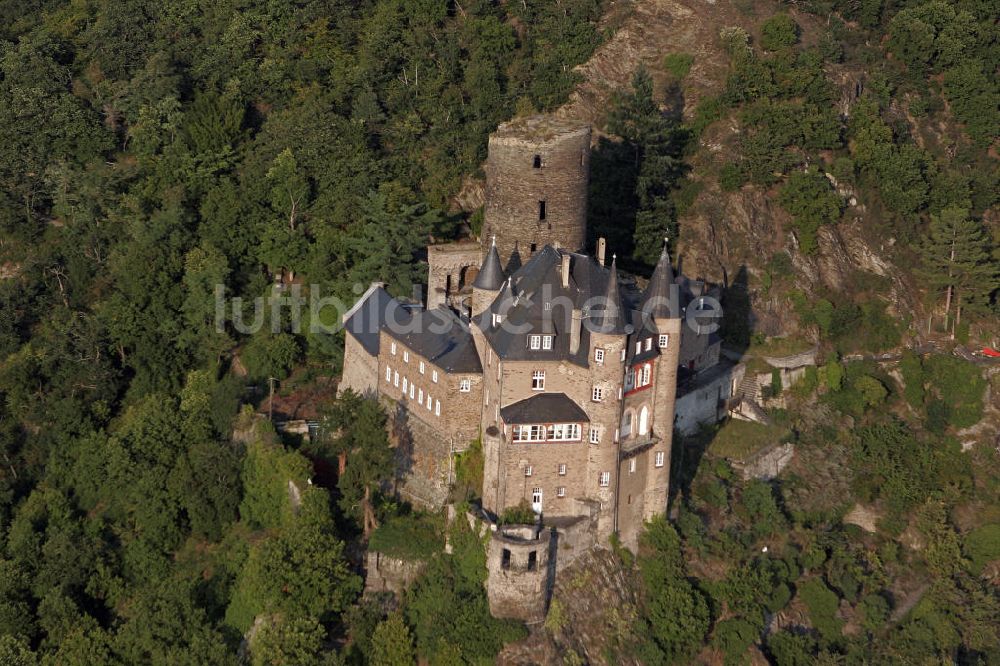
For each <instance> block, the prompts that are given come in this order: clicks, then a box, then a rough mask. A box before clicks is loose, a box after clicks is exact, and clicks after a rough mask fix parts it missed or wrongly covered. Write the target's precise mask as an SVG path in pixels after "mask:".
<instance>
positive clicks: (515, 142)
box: [480, 115, 590, 266]
mask: <svg viewBox="0 0 1000 666" xmlns="http://www.w3.org/2000/svg"><path fill="white" fill-rule="evenodd" d="M589 180H590V126H589V125H581V124H579V123H577V122H570V121H565V120H559V119H555V118H552V117H551V116H545V115H538V116H531V117H529V118H518V119H515V120H512V121H511V122H508V123H503V124H501V125H500V127H499V128H497V131H496V132H495V133H494V134H492V135H490V141H489V155H488V157H487V158H486V207H485V211H484V213H485V215H484V220H483V231H482V235H481V236H480V239H481V242H482V253H483V256H486V253H487V252H488V251H489V249H490V243H491V242H492V238H493V237H494V236H496V244H497V250H498V251H499V252H500V258H501V260H502V261H503V263H504V266H506V265H507V261H508V260H509V258H510V255H511V253H512V252H513V251H514V247H515V244H516V245H517V249H518V253H519V254H520V255H521V258H522V259H523V260H524V261H527V260H528V259H529V258H530V257H531V255H533V254H534V253H535V252H536V251H538V250H540V249H542V248H543V247H545V245H547V244H551V245H553V246H556V247H562V248H566V249H568V250H574V251H575V250H581V249H583V246H584V243H585V242H586V238H587V184H588V182H589Z"/></svg>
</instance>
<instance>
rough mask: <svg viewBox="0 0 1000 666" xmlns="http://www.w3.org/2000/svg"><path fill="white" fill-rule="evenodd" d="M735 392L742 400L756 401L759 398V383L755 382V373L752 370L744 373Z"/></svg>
mask: <svg viewBox="0 0 1000 666" xmlns="http://www.w3.org/2000/svg"><path fill="white" fill-rule="evenodd" d="M737 394H738V395H739V396H742V397H743V399H744V400H753V401H754V402H758V401H759V400H760V385H759V384H758V383H757V375H756V374H754V373H752V372H747V373H746V374H744V375H743V381H741V382H740V387H739V390H738V391H737Z"/></svg>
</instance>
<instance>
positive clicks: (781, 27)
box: [760, 14, 799, 51]
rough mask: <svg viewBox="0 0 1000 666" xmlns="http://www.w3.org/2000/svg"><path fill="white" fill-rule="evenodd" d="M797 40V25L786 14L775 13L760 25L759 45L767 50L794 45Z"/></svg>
mask: <svg viewBox="0 0 1000 666" xmlns="http://www.w3.org/2000/svg"><path fill="white" fill-rule="evenodd" d="M798 41H799V26H798V24H797V23H796V22H795V21H793V20H792V17H791V16H789V15H788V14H775V15H774V16H772V17H771V18H769V19H767V20H766V21H764V24H763V25H762V26H761V27H760V45H761V46H762V47H764V48H765V49H767V50H768V51H778V50H780V49H785V48H788V47H789V46H794V45H795V43H796V42H798Z"/></svg>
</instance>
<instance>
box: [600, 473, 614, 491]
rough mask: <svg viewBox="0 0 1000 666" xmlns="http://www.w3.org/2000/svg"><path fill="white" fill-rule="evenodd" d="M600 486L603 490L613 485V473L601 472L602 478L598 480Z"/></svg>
mask: <svg viewBox="0 0 1000 666" xmlns="http://www.w3.org/2000/svg"><path fill="white" fill-rule="evenodd" d="M598 484H599V485H600V486H601V488H607V487H608V486H610V485H611V472H601V476H600V477H599V478H598Z"/></svg>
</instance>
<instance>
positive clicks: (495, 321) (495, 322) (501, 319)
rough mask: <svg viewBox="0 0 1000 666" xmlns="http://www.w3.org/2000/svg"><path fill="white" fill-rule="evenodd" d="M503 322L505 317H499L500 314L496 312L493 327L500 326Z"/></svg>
mask: <svg viewBox="0 0 1000 666" xmlns="http://www.w3.org/2000/svg"><path fill="white" fill-rule="evenodd" d="M502 321H503V315H498V314H496V313H495V312H494V313H493V326H499V325H500V322H502Z"/></svg>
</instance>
